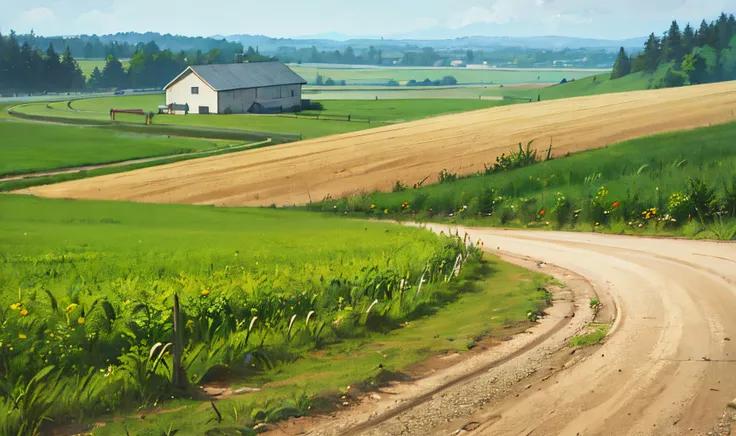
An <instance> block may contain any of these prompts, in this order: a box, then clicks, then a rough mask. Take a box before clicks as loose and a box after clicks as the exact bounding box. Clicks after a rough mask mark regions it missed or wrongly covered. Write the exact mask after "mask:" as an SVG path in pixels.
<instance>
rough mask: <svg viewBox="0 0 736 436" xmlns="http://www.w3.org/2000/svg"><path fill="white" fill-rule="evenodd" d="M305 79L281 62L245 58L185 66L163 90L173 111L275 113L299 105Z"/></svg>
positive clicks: (167, 103) (196, 112)
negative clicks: (231, 62) (223, 62)
mask: <svg viewBox="0 0 736 436" xmlns="http://www.w3.org/2000/svg"><path fill="white" fill-rule="evenodd" d="M306 83H307V82H306V80H304V79H302V78H301V77H300V76H299V75H298V74H296V73H295V72H293V71H292V70H291V69H290V68H289V67H287V66H286V65H284V64H282V63H281V62H246V63H238V64H224V65H197V66H191V67H187V69H186V70H184V72H182V73H181V74H179V75H178V76H177V77H176V78H175V79H174V80H172V81H171V83H169V84H168V85H166V87H164V91H166V105H167V107H169V108H170V110H172V111H173V112H175V113H184V110H183V109H182V108H184V107H186V108H187V109H188V111H187V112H189V113H195V114H230V113H232V114H242V113H246V112H253V113H278V112H286V111H289V110H292V109H294V108H298V107H300V106H301V104H302V85H305V84H306Z"/></svg>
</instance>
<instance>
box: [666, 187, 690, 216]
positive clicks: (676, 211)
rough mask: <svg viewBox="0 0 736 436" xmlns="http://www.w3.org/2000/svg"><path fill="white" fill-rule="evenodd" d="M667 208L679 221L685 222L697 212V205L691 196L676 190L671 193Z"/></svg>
mask: <svg viewBox="0 0 736 436" xmlns="http://www.w3.org/2000/svg"><path fill="white" fill-rule="evenodd" d="M667 210H668V211H669V213H670V216H672V218H674V219H675V220H677V222H678V223H684V222H686V221H689V219H690V218H691V217H692V216H693V215H694V214H695V207H694V205H693V202H692V201H691V200H690V197H689V196H688V195H687V194H683V193H681V192H675V193H674V194H672V195H670V197H669V200H668V204H667Z"/></svg>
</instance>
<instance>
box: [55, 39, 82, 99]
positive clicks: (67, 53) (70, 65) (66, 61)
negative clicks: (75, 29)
mask: <svg viewBox="0 0 736 436" xmlns="http://www.w3.org/2000/svg"><path fill="white" fill-rule="evenodd" d="M60 70H61V89H62V90H73V91H79V90H81V89H84V82H85V80H84V74H83V73H82V69H81V68H79V64H77V61H76V59H74V56H72V51H71V49H70V48H69V46H68V45H67V46H66V47H65V48H64V54H63V55H62V56H61V65H60Z"/></svg>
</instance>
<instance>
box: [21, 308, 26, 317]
mask: <svg viewBox="0 0 736 436" xmlns="http://www.w3.org/2000/svg"><path fill="white" fill-rule="evenodd" d="M26 315H28V311H27V310H25V309H23V310H21V311H20V316H26Z"/></svg>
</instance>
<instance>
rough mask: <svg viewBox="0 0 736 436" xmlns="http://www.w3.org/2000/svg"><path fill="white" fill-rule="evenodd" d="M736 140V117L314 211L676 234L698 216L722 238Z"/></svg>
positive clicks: (730, 210)
mask: <svg viewBox="0 0 736 436" xmlns="http://www.w3.org/2000/svg"><path fill="white" fill-rule="evenodd" d="M734 137H736V123H730V124H725V125H719V126H713V127H707V128H701V129H696V130H692V131H687V132H677V133H670V134H663V135H656V136H651V137H647V138H641V139H637V140H634V141H628V142H624V143H621V144H617V145H614V146H610V147H607V148H605V149H599V150H593V151H589V152H584V153H579V154H576V155H572V156H569V157H566V158H563V159H555V160H551V161H545V162H540V163H538V164H535V165H532V166H529V167H526V168H520V169H515V170H510V171H492V172H489V174H478V175H473V176H469V177H466V178H463V179H460V180H457V181H455V182H451V183H442V184H436V185H430V186H423V187H420V188H418V189H414V190H406V191H404V192H397V193H381V192H376V193H372V194H363V195H359V196H354V197H351V198H345V199H340V200H336V201H328V202H324V203H316V204H312V205H310V206H309V208H310V209H311V210H323V211H335V212H337V213H340V214H342V213H344V212H345V211H347V212H359V213H365V214H366V215H368V216H375V217H390V218H406V219H420V220H421V219H439V220H453V221H458V220H461V221H466V222H474V221H479V222H482V223H483V224H485V225H504V226H541V227H557V228H585V229H594V228H598V229H609V230H611V229H613V230H616V229H618V230H616V231H620V230H621V225H622V224H623V226H624V227H629V228H631V229H633V230H636V229H643V230H647V229H648V230H654V229H657V230H662V229H671V230H673V231H675V232H679V231H682V230H683V227H682V226H683V225H685V224H687V223H693V222H696V223H699V224H700V225H701V226H702V232H701V233H707V234H708V235H710V236H716V235H714V232H713V231H712V230H713V228H714V227H713V226H714V225H715V221H716V217H718V218H719V219H720V220H721V221H723V223H724V224H723V225H725V226H726V228H728V226H729V225H730V224H729V223H730V222H731V220H733V219H734V206H733V205H734V204H736V200H735V199H734V198H735V194H734V192H736V187H734V185H735V184H736V148H734V147H733V138H734ZM489 161H490V158H489ZM335 206H337V207H336V208H335ZM385 211H388V213H386V212H385ZM719 225H720V224H719ZM719 234H722V235H725V236H727V235H728V232H719Z"/></svg>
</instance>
